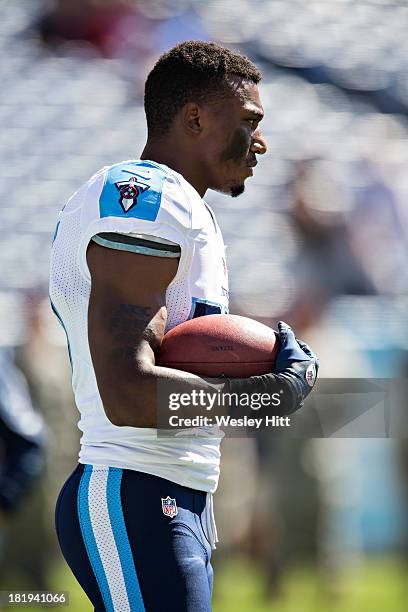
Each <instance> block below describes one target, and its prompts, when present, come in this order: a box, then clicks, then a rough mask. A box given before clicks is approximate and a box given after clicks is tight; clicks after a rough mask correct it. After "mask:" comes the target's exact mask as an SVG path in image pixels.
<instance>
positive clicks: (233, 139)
mask: <svg viewBox="0 0 408 612" xmlns="http://www.w3.org/2000/svg"><path fill="white" fill-rule="evenodd" d="M263 114H264V111H263V107H262V104H261V100H260V97H259V90H258V87H257V85H255V84H254V83H250V82H245V81H244V82H241V83H240V84H239V86H238V87H237V88H236V95H234V97H233V98H228V99H226V100H225V101H223V103H222V104H221V106H220V108H219V109H218V112H217V113H216V116H215V125H214V128H215V129H214V139H213V147H214V148H213V151H212V159H211V166H210V170H211V179H210V180H211V185H210V187H211V188H212V189H215V190H217V191H222V192H223V193H228V194H230V195H232V196H233V197H236V196H238V195H240V194H241V193H242V192H243V191H244V189H245V185H244V183H245V180H246V179H247V178H249V177H250V176H252V175H253V168H254V166H255V165H256V164H257V159H256V156H257V155H263V154H264V153H265V152H266V142H265V140H264V138H263V135H262V133H261V130H260V127H259V123H260V121H261V120H262V118H263Z"/></svg>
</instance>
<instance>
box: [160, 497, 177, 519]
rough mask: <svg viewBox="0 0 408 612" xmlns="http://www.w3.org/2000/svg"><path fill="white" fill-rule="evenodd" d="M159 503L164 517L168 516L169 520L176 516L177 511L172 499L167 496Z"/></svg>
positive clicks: (174, 501)
mask: <svg viewBox="0 0 408 612" xmlns="http://www.w3.org/2000/svg"><path fill="white" fill-rule="evenodd" d="M161 502H162V510H163V514H164V516H169V517H170V518H172V517H173V516H176V515H177V512H178V510H177V504H176V500H175V499H172V498H171V497H169V495H168V496H167V497H166V498H163V497H162V498H161Z"/></svg>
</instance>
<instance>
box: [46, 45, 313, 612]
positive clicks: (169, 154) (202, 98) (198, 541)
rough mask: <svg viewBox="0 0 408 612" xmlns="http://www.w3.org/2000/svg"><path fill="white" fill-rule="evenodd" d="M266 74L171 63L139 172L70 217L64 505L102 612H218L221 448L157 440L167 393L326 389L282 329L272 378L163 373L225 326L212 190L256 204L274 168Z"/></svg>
mask: <svg viewBox="0 0 408 612" xmlns="http://www.w3.org/2000/svg"><path fill="white" fill-rule="evenodd" d="M260 79H261V74H260V72H259V70H258V69H257V68H256V66H254V64H252V63H251V62H250V61H249V60H248V59H247V58H246V57H244V56H242V55H240V54H238V53H235V52H232V51H230V50H228V49H225V48H223V47H220V46H218V45H216V44H212V43H206V42H199V41H190V42H185V43H182V44H180V45H178V46H177V47H175V48H174V49H172V50H170V51H169V52H168V53H166V54H164V55H163V56H162V57H160V59H159V60H158V62H157V63H156V65H155V66H154V68H153V69H152V71H151V72H150V74H149V76H148V78H147V81H146V88H145V111H146V119H147V127H148V138H147V143H146V146H145V148H144V150H143V152H142V154H141V155H140V158H139V159H132V160H128V161H124V162H121V163H118V164H115V165H113V166H110V167H105V168H103V169H102V170H100V171H99V172H97V173H96V174H95V175H94V176H93V177H92V178H91V179H90V180H89V181H88V182H87V183H86V184H85V185H83V186H82V187H81V188H80V189H79V191H77V192H76V193H75V194H74V195H73V196H72V198H71V199H70V200H69V201H68V202H67V204H66V206H65V207H64V209H63V211H62V212H61V213H60V218H59V223H58V225H57V230H56V236H55V239H54V243H53V250H52V262H51V279H50V296H51V301H52V305H53V309H54V312H55V314H56V315H57V316H58V317H59V319H60V321H61V323H62V324H63V326H64V327H65V330H66V334H67V339H68V344H69V351H70V356H71V363H72V370H73V373H72V381H73V388H74V392H75V399H76V404H77V407H78V410H79V412H80V421H79V427H80V429H81V430H82V432H83V435H82V438H81V450H80V455H79V465H78V466H77V468H76V469H75V471H74V472H73V474H72V475H71V476H70V477H69V478H68V480H67V482H66V483H65V484H64V486H63V488H62V491H61V493H60V496H59V499H58V502H57V509H56V526H57V533H58V538H59V542H60V546H61V549H62V552H63V554H64V556H65V559H66V561H67V563H68V564H69V566H70V567H71V569H72V571H73V573H74V574H75V576H76V577H77V579H78V581H79V582H80V584H81V585H82V587H83V589H84V590H85V592H86V594H87V595H88V597H89V598H90V600H91V601H92V603H93V605H94V607H95V609H96V610H118V611H120V612H123V611H125V610H131V611H136V610H148V611H152V612H161V611H163V612H164V611H166V612H169V611H171V610H174V611H177V612H183V611H188V612H200V611H202V612H208V611H209V610H210V609H211V591H212V569H211V564H210V557H211V550H212V549H213V548H214V547H215V543H216V541H217V535H216V528H215V523H214V517H213V509H212V494H213V493H214V491H215V489H216V487H217V482H218V476H219V463H220V450H219V447H220V437H219V436H218V437H217V436H200V435H197V436H194V437H191V436H190V437H185V436H174V437H160V436H158V435H157V428H156V426H157V402H158V399H157V393H158V388H161V387H163V386H164V387H166V386H167V387H166V388H168V389H171V388H172V385H177V388H178V389H183V390H184V391H185V392H187V393H188V392H190V391H192V390H197V389H209V388H211V389H213V387H212V386H211V385H213V384H218V385H221V386H222V387H223V388H225V389H228V390H229V391H231V390H232V391H243V390H245V391H246V392H251V391H252V390H258V391H259V390H260V389H262V390H266V391H267V390H271V389H273V388H274V385H276V383H277V382H279V385H280V387H281V388H282V387H284V390H285V402H284V406H282V413H286V414H289V413H290V412H293V411H294V410H296V409H297V408H298V407H299V406H300V405H301V404H302V402H303V399H304V398H305V397H306V395H307V394H308V393H309V392H310V390H311V389H312V387H313V384H314V380H315V377H316V376H315V375H316V370H317V361H316V359H315V356H314V355H313V353H312V352H311V351H310V349H309V347H307V345H305V344H303V343H299V342H298V341H297V340H296V339H295V336H294V334H293V332H292V330H291V329H290V328H289V327H288V326H286V325H285V324H283V323H280V324H279V330H280V342H281V348H280V352H279V354H278V360H277V369H276V372H275V373H274V374H270V375H265V376H258V377H256V376H255V377H251V378H248V379H237V380H225V379H221V380H214V379H209V380H204V379H203V378H201V377H199V376H195V375H193V374H187V373H185V372H181V371H178V370H176V369H168V368H164V367H160V366H158V365H156V355H157V350H158V347H159V346H160V342H161V339H162V337H163V334H164V332H165V331H166V330H169V329H171V328H172V327H174V326H175V325H178V324H180V323H182V322H183V321H186V320H187V319H189V318H192V317H196V316H201V315H204V314H212V313H227V312H228V281H227V272H226V266H225V252H224V243H223V239H222V235H221V231H220V228H219V226H218V224H217V221H216V218H215V215H214V213H213V211H212V210H211V208H210V207H209V205H208V204H207V203H206V202H205V201H204V200H203V197H204V195H205V193H206V191H207V189H215V190H218V191H221V192H224V193H229V194H231V195H232V196H233V197H236V196H238V195H239V194H241V193H242V192H243V191H244V185H245V181H246V179H247V178H248V177H250V176H251V175H252V173H253V169H254V167H255V165H256V164H257V156H258V155H263V154H264V153H265V152H266V143H265V140H264V138H263V135H262V132H261V129H260V122H261V120H262V118H263V114H264V111H263V107H262V103H261V99H260V95H259V91H258V86H257V85H258V83H259V81H260Z"/></svg>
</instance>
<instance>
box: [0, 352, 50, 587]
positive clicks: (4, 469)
mask: <svg viewBox="0 0 408 612" xmlns="http://www.w3.org/2000/svg"><path fill="white" fill-rule="evenodd" d="M46 440H47V436H46V430H45V426H44V421H43V419H42V417H41V415H40V414H39V413H38V412H37V411H36V410H34V408H33V405H32V402H31V398H30V394H29V391H28V387H27V383H26V381H25V378H24V376H23V374H22V372H21V371H20V370H19V369H18V368H17V367H16V365H15V364H14V357H13V351H12V350H11V349H8V350H5V349H3V350H2V351H1V352H0V517H1V520H0V583H1V585H2V587H3V589H6V588H12V587H14V588H20V589H26V588H34V589H46V588H47V586H48V584H47V569H48V568H47V565H46V564H44V563H42V562H41V558H42V557H41V555H38V554H36V550H37V548H38V542H37V541H36V538H35V536H34V537H32V536H31V534H32V533H34V534H35V533H37V531H41V521H42V518H41V504H40V501H39V495H38V487H41V480H40V477H41V476H43V475H44V470H45V465H46ZM36 489H37V490H36ZM27 519H28V520H27ZM22 532H25V536H26V537H25V540H24V542H21V543H20V544H19V543H18V542H19V541H20V538H21V534H22Z"/></svg>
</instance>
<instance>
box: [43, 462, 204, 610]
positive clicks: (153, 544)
mask: <svg viewBox="0 0 408 612" xmlns="http://www.w3.org/2000/svg"><path fill="white" fill-rule="evenodd" d="M163 500H164V501H163ZM174 500H175V501H174ZM205 502H206V494H205V493H204V492H202V491H195V490H193V489H189V488H187V487H182V486H180V485H178V484H175V483H173V482H170V481H168V480H165V479H163V478H158V477H156V476H151V475H150V474H143V473H142V472H135V471H133V470H123V469H121V468H114V467H104V466H91V465H82V464H79V465H78V466H77V468H76V469H75V470H74V472H73V473H72V474H71V476H70V477H69V478H68V480H67V481H66V482H65V484H64V486H63V487H62V490H61V492H60V494H59V497H58V501H57V506H56V515H55V518H56V529H57V536H58V540H59V544H60V547H61V550H62V553H63V555H64V557H65V560H66V561H67V563H68V565H69V566H70V568H71V570H72V572H73V573H74V575H75V577H76V579H77V580H78V582H79V583H80V585H81V586H82V588H83V589H84V591H85V593H86V594H87V596H88V597H89V599H90V600H91V602H92V604H93V605H94V608H95V610H97V611H98V612H99V611H102V610H107V611H108V612H111V611H115V612H126V611H130V612H136V611H137V612H139V611H143V610H146V611H147V612H171V611H174V612H210V610H211V592H212V568H211V564H210V557H211V547H210V545H209V542H208V540H207V539H206V536H205V533H204V530H203V526H202V524H201V514H202V512H203V510H204V507H205ZM176 512H177V514H176Z"/></svg>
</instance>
